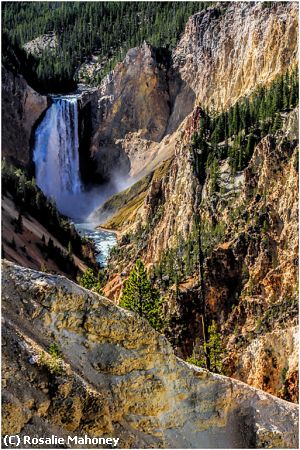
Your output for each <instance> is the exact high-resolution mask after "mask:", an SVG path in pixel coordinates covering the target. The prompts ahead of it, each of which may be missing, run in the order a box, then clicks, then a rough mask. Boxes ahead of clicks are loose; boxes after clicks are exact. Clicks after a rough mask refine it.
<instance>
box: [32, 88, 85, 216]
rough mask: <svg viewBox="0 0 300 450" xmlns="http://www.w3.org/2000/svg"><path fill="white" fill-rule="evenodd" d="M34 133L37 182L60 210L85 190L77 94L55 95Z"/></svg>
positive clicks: (62, 210)
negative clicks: (80, 152) (80, 155)
mask: <svg viewBox="0 0 300 450" xmlns="http://www.w3.org/2000/svg"><path fill="white" fill-rule="evenodd" d="M52 100H53V103H52V105H51V106H50V107H49V109H48V110H47V112H46V114H45V117H44V119H43V120H42V122H41V123H40V124H39V126H38V127H37V129H36V132H35V145H34V151H33V160H34V163H35V170H36V182H37V185H38V186H39V187H40V189H41V190H42V191H43V193H44V194H45V195H46V196H47V197H48V198H52V199H53V200H54V201H55V202H56V204H57V207H58V209H59V210H60V211H61V212H63V213H65V214H68V215H69V206H70V204H72V203H74V201H75V199H76V195H78V194H80V193H81V192H82V183H81V180H80V169H79V153H78V148H79V139H78V103H77V97H76V96H71V95H70V96H65V97H53V98H52Z"/></svg>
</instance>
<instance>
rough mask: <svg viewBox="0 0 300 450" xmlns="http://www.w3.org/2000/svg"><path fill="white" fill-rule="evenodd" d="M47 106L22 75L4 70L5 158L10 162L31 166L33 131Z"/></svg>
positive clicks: (3, 123) (3, 144)
mask: <svg viewBox="0 0 300 450" xmlns="http://www.w3.org/2000/svg"><path fill="white" fill-rule="evenodd" d="M47 105H48V102H47V97H45V96H42V95H40V94H39V93H37V92H36V91H34V90H33V89H32V88H31V87H30V86H29V85H28V84H27V82H26V81H25V79H24V78H23V77H22V76H21V75H16V74H14V73H12V72H10V71H9V70H7V69H6V68H5V67H2V157H4V158H5V159H6V160H7V161H8V162H10V163H12V164H15V165H16V166H21V167H26V168H30V167H31V166H32V154H31V151H32V148H31V147H32V139H33V129H34V126H35V125H36V122H37V121H38V119H39V118H40V117H41V115H42V113H43V112H44V111H45V110H46V108H47Z"/></svg>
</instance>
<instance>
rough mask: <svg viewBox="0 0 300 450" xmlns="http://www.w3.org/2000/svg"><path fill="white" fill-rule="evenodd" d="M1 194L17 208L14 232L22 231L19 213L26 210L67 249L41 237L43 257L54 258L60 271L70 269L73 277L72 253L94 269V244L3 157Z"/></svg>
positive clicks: (74, 268)
mask: <svg viewBox="0 0 300 450" xmlns="http://www.w3.org/2000/svg"><path fill="white" fill-rule="evenodd" d="M2 194H3V195H11V196H12V198H13V200H14V203H15V205H16V207H17V209H18V211H19V215H18V218H17V219H16V220H15V221H14V223H13V225H14V227H15V232H17V233H22V230H23V217H25V216H26V215H27V214H30V215H31V216H32V217H34V218H35V219H36V220H37V221H38V222H39V223H40V224H41V225H43V226H44V227H45V228H46V229H47V230H48V231H49V233H51V234H52V235H53V236H54V237H55V238H56V239H57V240H58V241H59V243H60V244H61V245H62V246H63V247H65V248H66V249H68V250H69V251H66V252H64V251H63V250H62V249H61V248H59V247H57V246H55V245H54V243H53V240H52V239H49V240H48V242H46V240H45V237H44V239H43V242H42V244H41V250H42V251H43V252H45V259H47V258H48V257H49V258H52V259H54V260H55V261H56V262H57V264H58V265H59V267H60V268H61V270H62V271H64V272H67V273H70V274H71V275H72V276H73V277H75V276H76V274H77V271H78V270H77V267H76V266H75V264H74V261H73V255H76V256H78V257H79V258H81V259H82V260H84V261H86V262H87V263H88V264H89V265H92V266H93V267H94V268H95V269H97V264H96V261H95V259H94V256H93V255H94V254H95V248H94V244H92V243H91V242H89V241H87V240H86V239H84V238H82V237H81V236H80V235H79V234H78V233H77V231H76V229H75V226H74V225H73V224H72V223H70V222H69V221H68V219H67V218H66V217H64V216H62V215H61V214H60V213H59V212H58V210H57V208H56V206H55V204H54V203H53V202H52V201H50V200H48V199H47V198H46V197H45V196H44V194H43V193H42V191H41V190H40V189H39V188H38V187H37V186H36V184H35V180H34V178H32V179H28V177H27V175H26V174H25V172H24V171H22V170H21V169H16V168H15V167H14V166H12V165H9V164H7V163H6V162H5V161H3V162H2ZM70 249H72V252H70Z"/></svg>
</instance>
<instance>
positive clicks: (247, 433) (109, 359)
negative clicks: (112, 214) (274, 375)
mask: <svg viewBox="0 0 300 450" xmlns="http://www.w3.org/2000/svg"><path fill="white" fill-rule="evenodd" d="M2 282H3V287H2V293H3V320H4V326H3V338H4V344H3V366H4V371H3V393H2V399H3V411H2V431H3V433H4V434H6V433H7V434H20V435H21V436H24V435H29V436H33V435H36V434H38V435H39V436H41V435H43V436H44V437H47V436H50V435H51V434H55V435H58V436H60V437H66V436H67V435H71V436H74V435H77V436H83V435H88V436H91V437H94V436H103V437H106V436H107V437H108V436H110V437H116V438H117V437H118V438H120V446H121V447H123V448H137V447H142V448H143V447H163V448H169V447H172V448H174V447H182V448H218V447H223V448H224V447H228V448H244V447H245V448H247V447H248V448H249V447H250V448H252V447H256V448H265V447H267V448H295V447H296V446H297V430H298V426H297V407H296V406H295V405H293V404H291V403H288V402H285V401H283V400H280V399H276V398H274V397H272V396H270V395H268V394H266V393H263V392H262V391H259V390H256V389H254V388H251V387H249V386H247V385H245V384H243V383H241V382H239V381H234V380H231V379H229V378H226V377H223V376H218V375H213V374H211V373H209V372H207V371H205V370H202V369H197V368H196V367H193V366H191V365H188V364H186V363H184V362H183V361H181V360H179V359H177V358H176V357H175V356H174V354H173V351H172V349H171V347H170V345H169V344H168V342H167V341H166V339H165V338H164V337H163V336H162V335H159V334H158V333H157V332H155V331H154V330H153V329H151V327H150V326H149V325H148V324H147V322H146V321H145V320H143V319H141V318H139V317H138V316H136V315H134V314H133V313H130V312H127V311H125V310H122V309H120V308H118V307H117V306H115V305H114V304H113V303H112V302H110V301H109V300H107V299H105V298H104V297H100V296H99V295H97V294H95V293H92V292H90V291H87V290H85V289H83V288H80V287H79V286H77V285H75V284H74V283H72V282H70V281H68V280H67V279H65V278H64V277H57V276H53V275H48V274H44V273H41V272H35V271H32V270H30V269H24V268H21V267H18V266H14V265H13V264H11V263H8V262H5V263H4V266H3V276H2ZM54 343H55V344H56V345H57V346H58V347H59V349H60V350H61V352H62V354H61V356H57V353H56V354H53V352H52V353H51V351H50V353H49V346H50V344H52V346H53V344H54Z"/></svg>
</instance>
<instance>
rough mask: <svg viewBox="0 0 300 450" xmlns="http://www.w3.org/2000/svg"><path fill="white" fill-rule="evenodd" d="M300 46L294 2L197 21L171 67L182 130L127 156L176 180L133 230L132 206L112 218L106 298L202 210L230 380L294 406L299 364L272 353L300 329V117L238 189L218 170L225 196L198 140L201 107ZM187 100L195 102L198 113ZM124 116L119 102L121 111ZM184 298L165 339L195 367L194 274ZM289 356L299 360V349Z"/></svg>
mask: <svg viewBox="0 0 300 450" xmlns="http://www.w3.org/2000/svg"><path fill="white" fill-rule="evenodd" d="M248 19H249V20H248ZM274 29H276V30H277V31H278V33H274V32H273V30H274ZM225 30H226V33H225ZM296 35H297V7H296V4H294V3H287V4H284V5H283V4H276V5H275V4H273V5H272V7H271V8H270V9H269V8H264V7H263V6H262V5H259V4H249V3H248V4H246V3H241V4H232V5H230V6H228V7H226V8H225V6H222V5H218V6H216V7H215V8H209V9H208V11H205V12H202V13H199V14H196V15H194V16H193V17H192V18H190V20H189V22H188V24H187V27H186V32H185V34H184V35H183V36H182V38H181V40H180V42H179V44H178V46H177V47H176V49H175V50H174V52H173V55H172V57H173V63H172V64H173V66H171V67H170V68H169V73H171V71H173V73H174V72H175V71H176V72H177V73H179V74H180V80H181V81H180V83H179V84H180V86H181V87H179V88H178V90H177V95H176V97H175V100H174V99H173V102H171V104H172V105H173V106H172V109H171V114H170V117H169V120H168V127H169V128H168V127H167V129H166V130H168V129H169V130H172V127H173V124H174V127H175V128H176V127H177V126H178V128H177V130H176V131H175V132H174V133H173V134H171V135H166V136H165V137H163V139H162V141H161V142H160V143H158V144H153V143H152V142H150V143H149V142H148V143H147V145H146V146H145V145H144V144H145V140H144V139H142V142H143V144H141V139H139V140H137V141H135V137H134V136H133V135H136V134H137V132H136V133H133V135H132V134H129V135H128V134H127V136H126V138H125V140H124V141H123V142H125V143H126V144H124V145H125V147H124V148H125V151H126V150H127V148H128V149H130V150H128V154H129V155H130V151H132V149H134V148H136V147H137V148H139V152H137V157H138V158H139V159H143V161H144V162H145V161H148V163H147V169H148V170H149V171H150V170H151V169H153V167H155V166H156V165H157V164H158V161H159V160H164V159H168V158H169V164H168V169H167V171H166V172H164V171H163V172H162V176H161V177H160V178H157V177H156V178H155V179H152V180H151V182H150V185H148V187H146V188H145V191H144V194H143V198H144V200H143V201H141V202H137V203H136V205H135V208H136V209H135V211H133V210H132V208H130V215H128V217H127V219H126V202H125V207H123V209H122V220H121V221H120V220H119V216H118V211H117V212H115V211H116V210H115V209H114V208H112V211H113V212H115V214H114V215H112V217H111V218H110V219H108V220H107V216H106V222H105V225H108V226H111V225H112V224H114V225H117V226H118V227H119V231H121V232H122V233H123V236H124V239H121V240H120V246H119V250H118V252H117V254H116V255H114V256H113V257H112V260H111V268H112V271H113V273H112V274H111V275H110V279H109V281H108V283H107V285H106V288H105V292H106V294H107V295H108V296H109V297H110V298H114V299H115V301H117V300H118V298H119V295H120V290H121V288H122V283H123V281H124V276H125V277H126V275H128V273H129V269H130V265H128V258H130V260H131V261H134V260H135V259H136V258H137V257H142V258H143V259H144V260H145V261H146V263H147V265H148V268H149V270H152V267H153V266H155V264H156V263H158V262H159V261H160V260H161V258H162V257H163V255H164V253H165V251H167V250H168V249H172V248H176V246H177V245H178V236H180V237H181V238H183V239H188V237H189V236H190V235H191V233H192V228H193V223H194V217H195V215H197V214H199V211H200V206H201V217H202V220H204V221H205V222H207V223H209V224H216V223H219V224H220V226H222V227H223V228H224V231H223V234H224V235H223V236H222V240H221V241H220V242H219V243H216V245H215V248H213V250H212V254H211V256H210V257H209V258H208V259H207V261H206V263H205V264H206V267H205V273H206V275H205V277H206V289H207V294H206V302H207V313H208V317H209V319H210V320H213V319H214V320H216V321H217V323H218V324H219V327H220V330H222V333H223V336H224V345H225V346H226V352H227V356H226V360H225V361H224V364H225V366H226V371H227V373H228V374H229V375H231V376H235V377H237V378H240V379H243V380H244V381H248V382H250V383H251V384H253V385H255V386H257V387H260V388H262V389H265V390H267V391H268V392H271V393H273V394H275V395H279V396H284V397H285V398H288V399H290V400H292V401H297V371H295V367H296V365H297V358H295V357H294V356H293V357H291V358H290V360H289V359H288V358H289V357H288V358H286V357H285V356H283V355H284V353H285V351H286V350H284V344H283V343H282V345H283V347H282V349H279V348H278V352H276V350H275V345H274V344H275V340H276V336H277V334H276V333H278V332H279V331H278V330H285V331H284V332H285V333H286V335H287V336H288V335H290V334H293V329H294V328H293V327H294V326H295V325H296V324H297V308H296V301H297V300H296V289H297V270H296V265H297V245H298V241H297V195H296V193H297V183H298V174H297V170H296V168H297V153H298V147H297V138H298V129H297V117H298V116H297V111H294V112H290V114H288V115H287V114H284V115H283V122H284V124H283V126H282V131H280V132H277V133H276V134H275V135H270V136H266V137H265V138H264V139H262V140H261V142H260V143H259V144H258V145H257V147H256V149H255V151H254V154H253V156H252V159H251V160H250V163H249V165H248V167H247V168H246V169H245V170H244V171H242V172H239V173H237V174H236V176H235V178H232V176H231V175H230V168H229V166H228V161H222V162H221V163H220V176H221V184H220V191H221V194H212V193H211V192H210V177H209V175H208V176H207V179H206V182H205V184H204V186H203V185H201V183H199V180H198V177H197V174H196V170H195V158H194V156H193V154H192V153H191V138H192V135H193V133H194V132H195V131H197V130H198V126H199V119H200V117H201V107H205V106H206V107H207V106H209V108H210V109H221V108H225V109H226V108H228V107H229V106H230V105H232V104H234V103H235V101H236V100H237V99H238V98H240V97H243V96H245V95H248V94H250V93H251V92H253V90H254V89H255V88H256V87H257V86H259V85H260V84H266V85H269V84H270V82H271V81H272V80H273V79H274V78H276V76H277V75H278V74H281V73H284V72H285V71H286V70H287V69H288V68H290V67H293V66H294V65H295V64H296V63H297V57H296V52H297V36H296ZM279 36H280V38H279ZM116 70H118V69H116ZM191 75H192V76H191ZM111 77H112V80H113V77H114V73H112V74H111ZM168 80H169V81H170V80H171V76H170V75H169V77H168ZM112 83H113V81H112ZM208 84H209V86H208ZM186 89H188V90H191V91H192V92H193V93H194V94H193V101H192V102H191V103H189V100H188V99H189V98H190V96H189V95H188V93H187V91H186ZM170 92H171V90H170V89H169V94H170ZM113 99H114V96H112V97H111V104H112V111H114V109H113V106H114V101H113ZM183 102H186V103H185V107H186V106H187V105H189V106H188V109H189V110H190V111H192V110H193V111H192V112H191V114H189V115H188V117H186V118H183V117H180V116H179V111H181V110H182V104H183ZM120 105H121V106H120ZM195 105H196V106H195ZM199 105H200V107H199ZM121 107H122V103H120V101H119V106H118V108H119V109H118V110H119V111H120V108H121ZM184 111H185V110H184ZM111 114H112V113H111ZM185 114H186V111H185V113H184V115H185ZM110 117H111V116H108V120H110V119H109V118H110ZM175 118H176V119H175ZM182 120H183V122H182ZM180 122H182V123H181V125H180ZM108 123H109V122H108ZM175 123H176V125H175ZM165 133H167V131H165ZM118 142H122V140H121V141H120V140H119V141H118ZM122 145H123V144H122ZM130 156H131V161H132V167H133V168H134V169H133V172H136V171H137V172H138V171H139V169H136V168H137V167H138V164H139V163H137V157H136V159H135V153H133V154H131V155H130ZM142 167H145V166H144V165H142ZM118 197H119V198H121V197H122V194H118ZM113 203H114V198H112V200H109V201H108V202H107V203H106V204H105V205H104V207H103V208H102V209H100V211H98V217H99V218H100V219H101V217H104V216H103V212H104V211H105V210H107V209H109V208H110V205H113ZM264 223H265V226H264ZM118 224H119V225H118ZM211 230H212V231H213V227H212V228H211ZM128 241H129V242H128ZM176 289H178V288H176V287H175V285H174V286H170V287H169V290H168V291H167V292H166V297H167V306H166V308H167V312H168V314H169V317H170V318H171V322H170V323H171V325H170V329H169V330H168V331H167V333H168V335H169V337H170V339H171V341H172V342H173V345H174V347H175V349H176V351H177V353H178V354H179V355H180V356H184V357H187V356H189V355H190V354H191V353H192V351H193V348H194V347H195V346H197V342H198V337H199V330H200V328H201V327H200V322H199V320H200V316H199V305H198V306H197V302H198V276H197V273H195V274H194V276H193V277H191V278H190V279H186V280H184V281H183V282H182V283H181V284H179V294H178V293H177V294H176ZM283 311H286V312H285V314H283ZM187 318H188V320H187V322H186V319H187ZM271 324H272V325H271ZM270 327H271V329H270ZM273 329H274V332H273ZM272 332H273V335H272ZM200 337H201V333H200ZM267 342H268V344H266V343H267ZM272 342H274V344H272ZM293 342H294V341H293ZM255 345H256V346H257V347H260V348H261V349H260V350H259V352H258V353H259V354H264V352H265V353H266V354H268V355H269V358H270V359H269V360H272V357H274V358H275V359H274V361H275V360H276V362H274V367H273V369H272V368H271V367H270V365H269V364H266V365H263V364H262V365H259V364H258V363H257V361H258V359H256V358H254V359H253V358H251V357H250V356H249V355H251V354H252V350H251V348H252V347H251V346H255ZM287 351H288V352H289V355H290V354H292V353H293V346H292V347H289V350H287ZM273 353H274V355H273ZM275 353H276V355H275ZM247 355H248V356H247ZM272 355H273V356H272ZM288 391H290V392H289V393H288Z"/></svg>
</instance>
